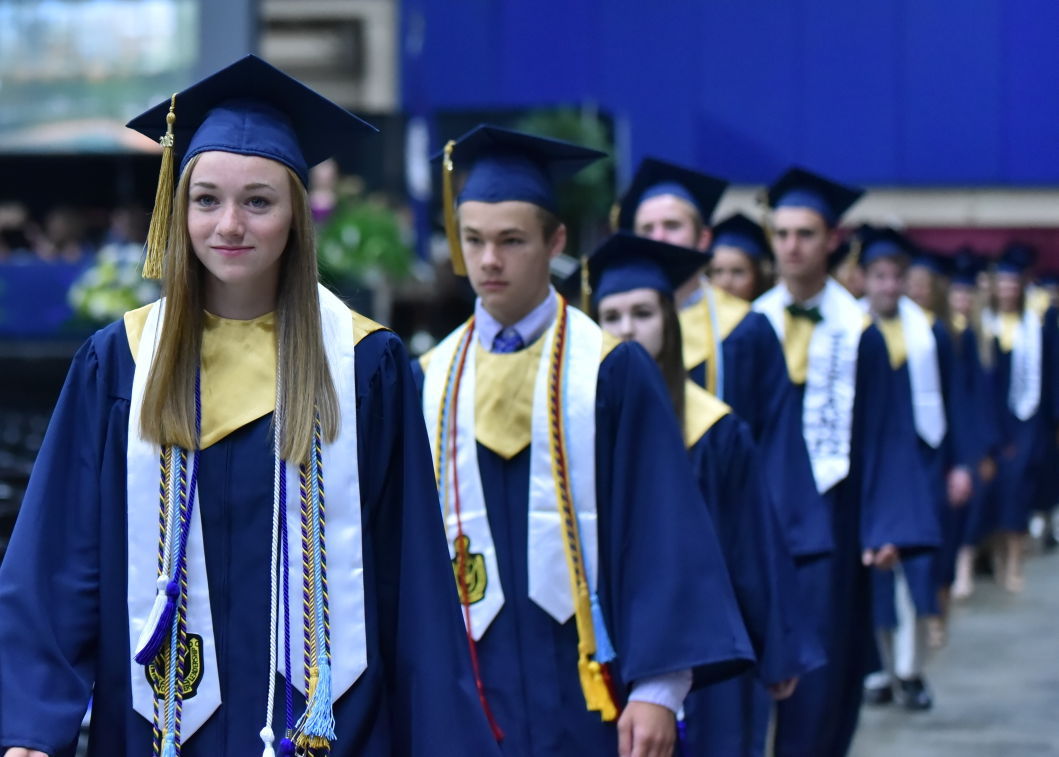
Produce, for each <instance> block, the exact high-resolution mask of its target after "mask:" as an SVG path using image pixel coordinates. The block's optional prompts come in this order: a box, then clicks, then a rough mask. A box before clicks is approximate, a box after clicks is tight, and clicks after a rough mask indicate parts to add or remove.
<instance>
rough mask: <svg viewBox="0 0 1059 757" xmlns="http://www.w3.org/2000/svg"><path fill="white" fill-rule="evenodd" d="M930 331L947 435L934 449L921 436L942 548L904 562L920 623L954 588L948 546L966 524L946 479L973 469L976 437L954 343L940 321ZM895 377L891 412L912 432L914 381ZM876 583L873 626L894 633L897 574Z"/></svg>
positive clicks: (900, 371) (877, 576) (876, 577)
mask: <svg viewBox="0 0 1059 757" xmlns="http://www.w3.org/2000/svg"><path fill="white" fill-rule="evenodd" d="M931 330H932V332H933V334H934V341H935V344H936V345H937V359H938V374H939V378H940V380H941V392H942V399H943V401H944V404H945V419H946V433H945V436H944V438H943V439H942V441H941V444H939V445H938V446H937V447H936V448H935V447H931V446H930V445H929V444H927V443H926V442H924V441H923V440H922V439H920V438H919V437H918V436H917V438H916V447H917V448H918V450H919V454H920V456H921V458H922V461H923V467H924V470H925V472H926V475H927V481H928V484H929V486H930V499H931V505H932V506H933V508H934V512H935V514H936V517H937V518H938V523H939V525H940V527H941V530H942V546H941V548H940V549H938V550H927V551H924V552H922V553H921V554H917V555H911V556H909V557H907V558H905V559H902V561H901V564H902V568H903V570H904V574H905V578H906V580H907V581H908V587H909V592H910V593H911V596H912V601H913V603H914V604H915V608H916V613H917V614H918V615H919V616H921V617H927V616H930V615H937V614H938V613H939V612H940V608H939V606H938V594H937V589H938V587H939V586H948V585H949V584H950V583H952V580H953V576H954V573H955V558H956V555H955V550H954V549H952V548H951V546H950V545H951V544H952V543H953V542H954V541H956V534H957V533H958V532H959V529H960V527H961V525H962V518H960V514H961V512H960V511H961V509H962V508H953V507H951V506H950V505H949V501H948V487H947V478H946V477H947V474H948V472H949V471H950V470H951V469H952V468H954V467H957V466H962V467H966V468H968V469H971V468H972V465H973V463H972V459H973V457H974V454H975V452H974V439H973V434H974V431H973V429H972V428H970V427H969V423H968V421H967V417H968V411H967V410H966V409H965V408H967V397H966V394H965V388H964V382H963V381H962V377H961V376H960V375H959V373H958V366H957V364H956V357H955V353H954V350H953V341H952V337H951V336H950V334H949V332H948V331H947V330H946V328H945V326H944V325H943V324H942V323H941V322H940V321H935V322H934V324H933V326H932V328H931ZM894 373H895V376H894V380H895V383H894V389H895V392H894V398H893V401H892V402H891V404H890V411H891V412H895V413H896V412H901V413H904V412H907V413H908V417H909V421H910V422H911V423H912V424H913V427H914V424H915V415H914V413H913V410H912V406H913V404H912V381H911V375H910V374H909V368H908V363H907V362H905V363H904V364H902V365H901V366H900V367H898V368H897V370H896V371H895V372H894ZM873 581H874V584H875V585H874V590H873V591H874V593H873V596H874V616H875V624H876V626H878V627H881V628H894V627H896V625H897V611H896V607H895V605H894V588H895V586H894V573H893V572H892V571H874V572H873Z"/></svg>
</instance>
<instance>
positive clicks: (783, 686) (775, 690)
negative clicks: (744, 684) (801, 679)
mask: <svg viewBox="0 0 1059 757" xmlns="http://www.w3.org/2000/svg"><path fill="white" fill-rule="evenodd" d="M768 688H769V696H771V697H772V699H773V701H775V702H782V701H783V700H784V699H787V698H788V697H790V695H791V694H793V693H794V690H795V689H796V688H798V677H797V676H795V677H794V678H788V679H787V680H786V681H780V682H779V683H774V684H771V685H770V686H769V687H768Z"/></svg>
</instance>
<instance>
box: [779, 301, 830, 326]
mask: <svg viewBox="0 0 1059 757" xmlns="http://www.w3.org/2000/svg"><path fill="white" fill-rule="evenodd" d="M787 312H788V313H790V314H791V317H792V318H807V319H808V320H809V321H811V322H812V323H820V321H822V320H824V316H823V315H821V314H820V308H818V307H817V306H816V305H813V306H812V307H805V306H804V305H799V304H798V303H797V302H792V303H791V304H790V305H788V306H787Z"/></svg>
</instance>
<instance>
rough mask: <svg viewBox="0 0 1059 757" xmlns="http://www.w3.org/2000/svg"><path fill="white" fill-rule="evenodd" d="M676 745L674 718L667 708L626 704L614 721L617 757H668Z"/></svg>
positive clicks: (646, 704)
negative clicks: (616, 730) (616, 732)
mask: <svg viewBox="0 0 1059 757" xmlns="http://www.w3.org/2000/svg"><path fill="white" fill-rule="evenodd" d="M676 741H677V723H676V717H675V716H674V715H673V711H672V710H670V709H669V708H668V707H663V706H662V705H660V704H651V703H650V702H629V703H628V704H627V705H626V706H625V712H623V713H622V714H621V717H620V718H619V719H618V755H619V757H671V756H672V754H673V747H674V746H675V745H676Z"/></svg>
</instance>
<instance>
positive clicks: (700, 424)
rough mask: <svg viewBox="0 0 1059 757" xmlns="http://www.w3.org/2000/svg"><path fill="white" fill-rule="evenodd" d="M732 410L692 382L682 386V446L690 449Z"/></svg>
mask: <svg viewBox="0 0 1059 757" xmlns="http://www.w3.org/2000/svg"><path fill="white" fill-rule="evenodd" d="M731 411H732V408H730V407H728V405H726V404H725V403H724V402H722V401H721V400H719V399H717V398H716V397H714V396H713V395H712V394H710V393H709V392H707V391H706V390H705V389H703V388H702V387H701V386H699V385H698V384H696V383H695V382H694V381H687V382H686V383H685V384H684V446H685V447H687V448H688V449H691V448H692V447H693V446H694V445H695V443H696V442H697V441H699V439H701V438H702V437H704V436H705V435H706V432H707V431H709V430H710V429H711V428H713V427H714V425H715V424H716V423H717V421H719V420H721V418H723V417H724V416H726V415H728V413H730V412H731Z"/></svg>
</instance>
